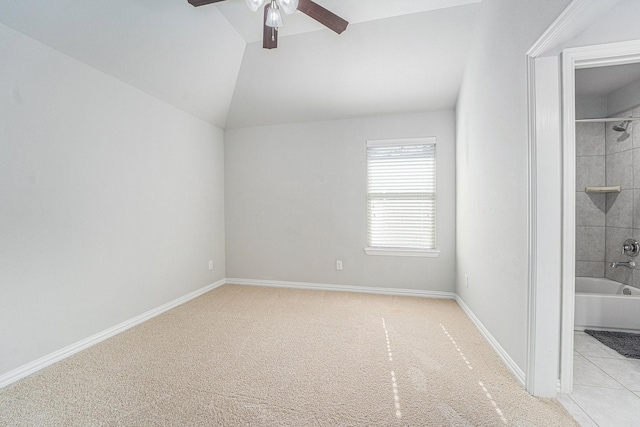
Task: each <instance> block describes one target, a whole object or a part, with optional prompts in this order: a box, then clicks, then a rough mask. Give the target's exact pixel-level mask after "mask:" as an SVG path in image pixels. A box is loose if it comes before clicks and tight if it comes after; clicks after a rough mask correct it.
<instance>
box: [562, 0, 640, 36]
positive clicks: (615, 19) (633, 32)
mask: <svg viewBox="0 0 640 427" xmlns="http://www.w3.org/2000/svg"><path fill="white" fill-rule="evenodd" d="M638 17H640V1H638V0H621V1H620V2H619V3H618V4H616V5H615V7H613V8H612V9H611V10H609V12H607V13H606V14H604V15H602V16H601V18H600V19H599V20H598V21H597V22H595V23H593V24H591V25H590V26H589V27H588V28H587V29H586V30H585V31H583V32H582V33H581V34H580V35H579V36H578V37H576V38H575V39H574V40H573V42H572V43H570V45H569V46H568V47H579V46H591V45H598V44H603V43H615V42H621V41H626V40H637V39H640V25H638Z"/></svg>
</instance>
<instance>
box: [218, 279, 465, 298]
mask: <svg viewBox="0 0 640 427" xmlns="http://www.w3.org/2000/svg"><path fill="white" fill-rule="evenodd" d="M226 283H228V284H234V285H246V286H266V287H270V288H291V289H313V290H318V291H342V292H361V293H367V294H383V295H396V296H407V297H422V298H439V299H455V294H454V293H453V292H442V291H423V290H420V289H396V288H375V287H370V286H351V285H330V284H326V283H305V282H284V281H278V280H259V279H234V278H229V279H226Z"/></svg>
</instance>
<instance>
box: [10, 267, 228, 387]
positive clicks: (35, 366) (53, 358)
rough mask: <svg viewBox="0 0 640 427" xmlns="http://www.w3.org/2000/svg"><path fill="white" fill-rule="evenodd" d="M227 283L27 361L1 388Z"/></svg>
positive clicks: (13, 371) (197, 292)
mask: <svg viewBox="0 0 640 427" xmlns="http://www.w3.org/2000/svg"><path fill="white" fill-rule="evenodd" d="M225 283H226V281H225V280H224V279H222V280H218V281H217V282H215V283H211V284H210V285H207V286H205V287H203V288H200V289H198V290H196V291H193V292H191V293H189V294H187V295H184V296H182V297H180V298H177V299H174V300H173V301H170V302H168V303H166V304H163V305H161V306H160V307H156V308H154V309H152V310H149V311H147V312H146V313H143V314H141V315H139V316H136V317H134V318H133V319H129V320H126V321H124V322H122V323H120V324H118V325H115V326H113V327H111V328H109V329H106V330H104V331H102V332H98V333H97V334H95V335H92V336H90V337H88V338H85V339H83V340H81V341H78V342H76V343H74V344H71V345H69V346H67V347H64V348H62V349H60V350H58V351H55V352H53V353H51V354H48V355H46V356H43V357H41V358H39V359H37V360H34V361H33V362H30V363H27V364H26V365H23V366H21V367H19V368H16V369H14V370H12V371H9V372H7V373H6V374H4V375H0V388H2V387H6V386H8V385H9V384H11V383H13V382H15V381H18V380H19V379H21V378H24V377H26V376H29V375H31V374H34V373H36V372H37V371H39V370H41V369H43V368H46V367H47V366H49V365H52V364H54V363H56V362H59V361H61V360H62V359H66V358H67V357H69V356H72V355H74V354H76V353H78V352H80V351H82V350H84V349H86V348H89V347H91V346H92V345H95V344H98V343H99V342H101V341H104V340H106V339H107V338H111V337H112V336H114V335H117V334H119V333H120V332H124V331H126V330H127V329H130V328H132V327H134V326H136V325H139V324H140V323H142V322H146V321H147V320H149V319H151V318H153V317H156V316H157V315H159V314H162V313H164V312H166V311H169V310H171V309H172V308H175V307H177V306H179V305H181V304H184V303H185V302H187V301H190V300H192V299H194V298H196V297H199V296H200V295H202V294H204V293H207V292H209V291H211V290H213V289H215V288H217V287H219V286H222V285H224V284H225Z"/></svg>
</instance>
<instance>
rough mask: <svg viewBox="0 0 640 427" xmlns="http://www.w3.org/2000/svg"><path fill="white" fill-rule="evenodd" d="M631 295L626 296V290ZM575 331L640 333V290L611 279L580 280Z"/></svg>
mask: <svg viewBox="0 0 640 427" xmlns="http://www.w3.org/2000/svg"><path fill="white" fill-rule="evenodd" d="M625 289H627V292H631V295H624V294H623V292H624V290H625ZM575 329H576V330H580V331H581V330H585V329H606V330H610V331H625V332H640V289H638V288H634V287H632V286H627V285H625V284H622V283H619V282H614V281H613V280H609V279H594V278H591V277H576V304H575Z"/></svg>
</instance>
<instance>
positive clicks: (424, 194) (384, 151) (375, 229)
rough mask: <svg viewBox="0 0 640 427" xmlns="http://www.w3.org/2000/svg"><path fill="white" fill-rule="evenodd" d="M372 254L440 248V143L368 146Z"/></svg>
mask: <svg viewBox="0 0 640 427" xmlns="http://www.w3.org/2000/svg"><path fill="white" fill-rule="evenodd" d="M367 184H368V189H367V205H368V206H367V207H368V208H367V214H368V220H367V238H368V242H367V243H368V246H369V248H379V249H406V250H430V249H435V245H436V139H435V138H421V139H412V140H394V141H369V142H368V143H367Z"/></svg>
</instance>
